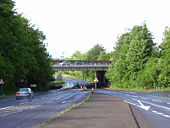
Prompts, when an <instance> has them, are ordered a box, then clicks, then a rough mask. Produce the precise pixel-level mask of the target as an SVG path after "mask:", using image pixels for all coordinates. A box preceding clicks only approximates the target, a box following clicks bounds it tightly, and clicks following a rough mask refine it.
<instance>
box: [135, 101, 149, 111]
mask: <svg viewBox="0 0 170 128" xmlns="http://www.w3.org/2000/svg"><path fill="white" fill-rule="evenodd" d="M137 101H138V102H139V104H140V106H139V107H141V108H142V109H145V110H147V111H148V110H149V108H150V106H145V105H143V104H142V102H141V101H140V100H137Z"/></svg>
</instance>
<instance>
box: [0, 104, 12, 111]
mask: <svg viewBox="0 0 170 128" xmlns="http://www.w3.org/2000/svg"><path fill="white" fill-rule="evenodd" d="M13 106H14V105H12V106H8V107H4V108H0V110H4V109H8V108H11V107H13Z"/></svg>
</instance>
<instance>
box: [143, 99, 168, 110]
mask: <svg viewBox="0 0 170 128" xmlns="http://www.w3.org/2000/svg"><path fill="white" fill-rule="evenodd" d="M142 102H143V103H147V104H150V105H153V106H156V107H160V108H164V109H168V110H170V108H168V107H164V106H161V105H157V104H153V103H149V102H146V101H142Z"/></svg>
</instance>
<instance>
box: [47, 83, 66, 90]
mask: <svg viewBox="0 0 170 128" xmlns="http://www.w3.org/2000/svg"><path fill="white" fill-rule="evenodd" d="M48 87H49V88H50V89H60V88H62V87H63V85H61V84H50V85H48Z"/></svg>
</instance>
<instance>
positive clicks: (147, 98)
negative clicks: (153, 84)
mask: <svg viewBox="0 0 170 128" xmlns="http://www.w3.org/2000/svg"><path fill="white" fill-rule="evenodd" d="M140 98H141V99H144V100H148V98H144V97H140Z"/></svg>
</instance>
